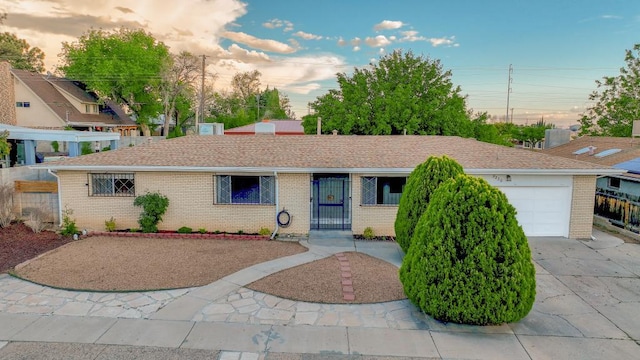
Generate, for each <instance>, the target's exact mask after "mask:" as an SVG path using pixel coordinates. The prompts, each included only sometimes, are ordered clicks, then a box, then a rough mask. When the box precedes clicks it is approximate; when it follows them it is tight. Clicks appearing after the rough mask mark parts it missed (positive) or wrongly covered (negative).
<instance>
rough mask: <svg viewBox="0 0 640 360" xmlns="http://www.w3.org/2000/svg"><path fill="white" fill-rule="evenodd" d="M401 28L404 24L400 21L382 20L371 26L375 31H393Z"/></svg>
mask: <svg viewBox="0 0 640 360" xmlns="http://www.w3.org/2000/svg"><path fill="white" fill-rule="evenodd" d="M402 26H404V23H403V22H402V21H391V20H383V21H382V22H381V23H378V24H375V25H374V26H373V30H375V31H380V30H393V29H399V28H401V27H402Z"/></svg>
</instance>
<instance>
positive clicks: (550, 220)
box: [500, 186, 571, 237]
mask: <svg viewBox="0 0 640 360" xmlns="http://www.w3.org/2000/svg"><path fill="white" fill-rule="evenodd" d="M500 190H502V192H504V193H505V195H507V198H508V199H509V202H510V203H511V205H513V206H514V207H515V208H516V210H517V212H518V213H517V215H516V217H517V219H518V222H519V223H520V225H521V226H522V229H523V230H524V233H525V234H526V235H527V236H564V237H568V236H569V221H570V216H571V208H570V206H571V187H570V186H544V187H543V186H537V187H536V186H522V187H516V186H510V187H500Z"/></svg>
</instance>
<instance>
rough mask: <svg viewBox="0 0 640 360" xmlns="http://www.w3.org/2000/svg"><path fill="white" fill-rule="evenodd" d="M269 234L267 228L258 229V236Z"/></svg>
mask: <svg viewBox="0 0 640 360" xmlns="http://www.w3.org/2000/svg"><path fill="white" fill-rule="evenodd" d="M270 234H271V230H269V228H266V227H263V228H260V231H258V235H263V236H265V235H270Z"/></svg>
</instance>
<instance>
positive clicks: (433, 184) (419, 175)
mask: <svg viewBox="0 0 640 360" xmlns="http://www.w3.org/2000/svg"><path fill="white" fill-rule="evenodd" d="M462 173H464V170H463V169H462V166H460V164H458V163H457V162H456V161H455V160H453V159H451V158H448V157H446V156H442V157H435V156H431V157H429V158H428V159H427V161H425V162H424V163H422V164H420V165H418V166H417V167H416V168H415V169H414V170H413V171H412V172H411V174H410V175H409V178H408V179H407V184H406V185H405V187H404V189H403V190H402V197H401V198H400V204H399V205H398V214H397V215H396V222H395V232H396V241H397V242H398V245H400V247H401V248H402V250H403V251H404V252H405V253H406V252H407V251H408V250H409V245H410V244H411V238H412V237H413V231H414V229H415V227H416V224H417V223H418V219H420V216H421V215H422V213H424V211H425V210H426V209H427V205H428V204H429V198H430V197H431V194H432V193H433V191H434V190H435V189H437V188H438V186H440V184H441V183H442V182H444V181H446V180H448V179H451V178H454V177H455V176H456V175H458V174H462Z"/></svg>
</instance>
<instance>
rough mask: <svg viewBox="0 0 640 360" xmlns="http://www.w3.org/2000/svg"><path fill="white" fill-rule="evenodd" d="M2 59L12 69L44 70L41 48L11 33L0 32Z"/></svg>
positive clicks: (39, 71) (0, 56)
mask: <svg viewBox="0 0 640 360" xmlns="http://www.w3.org/2000/svg"><path fill="white" fill-rule="evenodd" d="M1 19H2V17H1V16H0V20H1ZM0 23H1V21H0ZM2 60H6V61H8V62H9V64H11V67H13V68H14V69H21V70H28V71H35V72H38V73H43V72H44V53H43V52H42V50H40V48H37V47H33V48H32V47H31V46H30V45H29V43H28V42H27V41H26V40H24V39H19V38H18V37H17V36H16V35H15V34H12V33H8V32H4V33H0V61H2Z"/></svg>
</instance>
